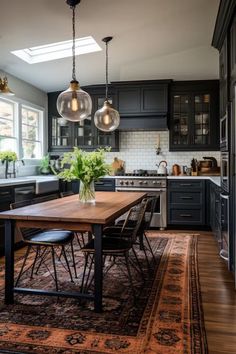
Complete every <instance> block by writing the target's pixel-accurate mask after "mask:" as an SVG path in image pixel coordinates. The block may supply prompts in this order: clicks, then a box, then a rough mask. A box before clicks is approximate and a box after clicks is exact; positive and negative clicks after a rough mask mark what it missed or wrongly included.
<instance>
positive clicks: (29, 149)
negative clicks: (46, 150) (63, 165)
mask: <svg viewBox="0 0 236 354" xmlns="http://www.w3.org/2000/svg"><path fill="white" fill-rule="evenodd" d="M43 117H44V111H43V110H42V109H38V108H36V107H35V106H34V105H31V104H25V103H22V102H18V101H13V100H8V99H5V98H2V97H1V98H0V150H1V151H3V150H12V151H15V152H16V153H17V154H18V156H19V158H24V159H32V158H41V157H42V155H43V134H42V132H43Z"/></svg>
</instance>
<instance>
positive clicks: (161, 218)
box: [116, 187, 167, 229]
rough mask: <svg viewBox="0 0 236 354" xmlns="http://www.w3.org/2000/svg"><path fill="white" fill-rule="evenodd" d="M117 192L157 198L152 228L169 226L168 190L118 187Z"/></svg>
mask: <svg viewBox="0 0 236 354" xmlns="http://www.w3.org/2000/svg"><path fill="white" fill-rule="evenodd" d="M116 191H117V192H146V193H147V197H149V198H151V197H155V198H157V203H156V207H155V210H154V212H153V216H152V220H151V224H150V226H151V227H156V228H157V227H158V228H161V229H164V228H165V227H166V226H167V210H166V199H167V196H166V189H161V188H160V189H156V188H135V187H134V188H129V187H116Z"/></svg>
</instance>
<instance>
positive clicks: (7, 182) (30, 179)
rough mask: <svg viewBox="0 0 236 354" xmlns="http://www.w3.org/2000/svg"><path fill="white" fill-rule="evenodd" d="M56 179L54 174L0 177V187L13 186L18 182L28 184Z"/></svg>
mask: <svg viewBox="0 0 236 354" xmlns="http://www.w3.org/2000/svg"><path fill="white" fill-rule="evenodd" d="M53 180H58V178H57V176H54V175H45V176H43V175H39V176H24V177H16V178H7V179H6V178H2V179H0V187H7V186H15V185H20V184H29V183H36V182H48V181H53Z"/></svg>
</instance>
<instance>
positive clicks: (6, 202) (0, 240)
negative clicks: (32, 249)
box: [0, 187, 14, 255]
mask: <svg viewBox="0 0 236 354" xmlns="http://www.w3.org/2000/svg"><path fill="white" fill-rule="evenodd" d="M13 200H14V194H13V188H12V187H1V188H0V211H5V210H9V209H10V204H11V203H12V202H13ZM4 231H5V227H4V221H3V220H1V221H0V254H1V255H2V254H3V253H4V243H5V242H4V241H5V233H4Z"/></svg>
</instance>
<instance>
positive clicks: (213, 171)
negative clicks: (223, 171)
mask: <svg viewBox="0 0 236 354" xmlns="http://www.w3.org/2000/svg"><path fill="white" fill-rule="evenodd" d="M198 171H199V175H211V176H212V175H215V176H219V175H220V167H218V166H217V160H216V159H215V157H212V156H204V157H203V160H200V161H199V162H198Z"/></svg>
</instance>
